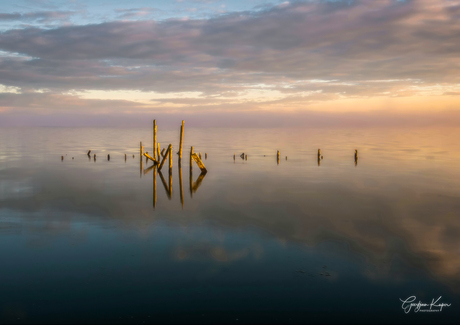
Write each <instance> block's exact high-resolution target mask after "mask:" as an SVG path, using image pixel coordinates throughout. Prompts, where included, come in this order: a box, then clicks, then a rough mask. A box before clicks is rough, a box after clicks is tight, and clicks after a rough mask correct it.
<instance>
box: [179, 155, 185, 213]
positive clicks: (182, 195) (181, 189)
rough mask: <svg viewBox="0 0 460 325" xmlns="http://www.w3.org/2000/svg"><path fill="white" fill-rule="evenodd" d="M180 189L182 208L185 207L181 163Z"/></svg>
mask: <svg viewBox="0 0 460 325" xmlns="http://www.w3.org/2000/svg"><path fill="white" fill-rule="evenodd" d="M178 167H179V189H180V203H181V204H182V209H183V208H184V188H183V187H182V167H181V165H180V164H179V166H178Z"/></svg>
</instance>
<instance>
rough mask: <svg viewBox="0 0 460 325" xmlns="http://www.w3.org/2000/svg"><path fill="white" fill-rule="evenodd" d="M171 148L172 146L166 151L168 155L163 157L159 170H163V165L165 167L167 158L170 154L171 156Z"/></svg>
mask: <svg viewBox="0 0 460 325" xmlns="http://www.w3.org/2000/svg"><path fill="white" fill-rule="evenodd" d="M170 148H171V145H169V147H168V151H166V154H165V155H164V156H163V160H162V161H161V164H160V166H158V170H161V168H163V165H164V163H165V161H166V158H168V154H169V151H170ZM163 150H164V149H163Z"/></svg>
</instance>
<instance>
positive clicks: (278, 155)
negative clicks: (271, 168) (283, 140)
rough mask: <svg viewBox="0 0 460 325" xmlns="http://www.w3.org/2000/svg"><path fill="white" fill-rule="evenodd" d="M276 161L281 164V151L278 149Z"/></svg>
mask: <svg viewBox="0 0 460 325" xmlns="http://www.w3.org/2000/svg"><path fill="white" fill-rule="evenodd" d="M276 163H277V164H278V165H279V164H280V151H279V150H277V151H276Z"/></svg>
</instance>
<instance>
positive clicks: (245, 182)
mask: <svg viewBox="0 0 460 325" xmlns="http://www.w3.org/2000/svg"><path fill="white" fill-rule="evenodd" d="M459 136H460V131H459V130H457V129H452V128H447V129H390V130H387V129H356V130H353V129H345V130H336V129H316V130H300V129H193V128H188V127H187V126H186V131H185V139H184V141H185V144H184V158H183V160H182V163H181V168H179V164H178V161H177V159H178V156H177V155H176V154H174V160H173V169H172V173H171V177H170V175H169V171H168V163H166V164H165V167H164V168H163V170H162V174H161V175H160V174H159V173H157V172H156V171H155V170H154V169H152V168H150V167H151V166H152V164H151V163H149V162H146V161H145V160H143V161H142V163H141V162H140V159H139V158H140V157H139V141H143V144H144V151H149V152H150V153H152V146H153V145H152V133H151V129H149V128H145V129H128V128H127V129H109V128H101V129H91V128H67V129H62V128H32V129H23V128H3V129H0V260H1V261H2V263H1V265H2V267H1V272H0V322H3V323H5V322H19V323H23V322H26V323H47V322H54V323H58V322H67V323H71V322H88V323H94V322H99V323H104V322H105V323H110V322H120V323H127V322H128V323H130V322H133V323H135V322H136V323H138V322H146V323H152V322H170V323H178V322H182V323H183V322H188V323H203V322H204V323H216V322H219V323H248V322H259V323H266V322H271V323H280V322H283V323H305V322H344V323H366V322H373V323H379V322H398V323H401V322H407V323H413V322H419V323H432V322H443V323H446V322H450V323H457V322H458V320H459V319H460V318H459V316H460V309H459V308H458V306H459V303H460V239H459V238H460V219H459V216H460V181H459V179H460V168H459V167H458V166H459V164H458V161H459V159H460V144H459V143H458V141H457V139H458V138H459ZM158 139H159V142H160V145H161V147H166V146H167V145H168V144H169V143H172V144H173V147H174V150H173V151H174V152H176V151H177V150H178V141H179V127H177V128H175V129H174V130H173V129H167V128H164V129H162V127H161V124H160V125H159V131H158ZM192 145H193V146H194V150H195V152H201V153H202V157H203V161H204V163H205V165H206V167H207V169H208V173H207V174H206V175H200V170H199V169H198V168H197V167H196V165H195V167H194V168H193V172H192V173H190V168H189V157H188V152H189V148H190V146H192ZM318 148H321V152H322V155H323V159H322V160H320V161H319V162H318V159H317V150H318ZM90 149H91V150H92V153H96V155H97V157H96V160H94V158H93V157H91V158H90V159H89V158H88V156H87V155H86V152H87V151H88V150H90ZM355 149H358V151H359V159H358V161H357V162H355V160H354V150H355ZM277 150H280V153H281V155H280V156H281V157H280V158H281V159H280V160H279V162H278V161H277V159H276V151H277ZM242 152H245V153H246V154H247V155H248V159H247V160H243V159H241V158H239V154H241V153H242ZM125 153H126V154H127V156H128V158H127V159H126V160H125V156H124V155H125ZM205 153H207V154H208V158H207V159H204V156H205ZM234 153H235V154H236V156H237V157H236V159H235V160H234V159H233V154H234ZM108 154H110V158H111V159H110V161H109V160H108V159H107V155H108ZM133 155H135V157H134V158H133ZM61 156H64V160H62V161H61ZM286 156H287V159H286ZM163 180H164V181H163ZM410 296H416V297H417V301H418V300H421V301H422V302H428V303H430V302H431V301H432V299H433V298H434V299H437V298H438V297H440V296H442V299H441V300H442V302H444V303H449V304H451V306H450V307H445V308H444V309H443V310H442V311H440V312H431V313H428V312H418V313H415V312H414V311H413V310H411V311H410V312H409V313H408V314H406V313H404V311H403V309H402V308H401V307H402V303H401V301H400V299H405V298H408V297H410Z"/></svg>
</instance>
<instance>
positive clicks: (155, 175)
mask: <svg viewBox="0 0 460 325" xmlns="http://www.w3.org/2000/svg"><path fill="white" fill-rule="evenodd" d="M153 166H155V165H153ZM156 206H157V168H156V167H153V207H154V208H155V207H156Z"/></svg>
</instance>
